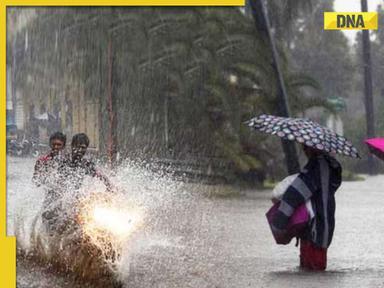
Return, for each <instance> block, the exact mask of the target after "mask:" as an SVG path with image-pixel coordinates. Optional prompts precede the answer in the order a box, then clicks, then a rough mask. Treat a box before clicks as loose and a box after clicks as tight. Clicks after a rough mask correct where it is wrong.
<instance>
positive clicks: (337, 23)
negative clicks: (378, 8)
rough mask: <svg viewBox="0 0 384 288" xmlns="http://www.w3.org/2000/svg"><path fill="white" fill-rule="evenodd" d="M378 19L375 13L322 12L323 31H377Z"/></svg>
mask: <svg viewBox="0 0 384 288" xmlns="http://www.w3.org/2000/svg"><path fill="white" fill-rule="evenodd" d="M378 18H379V17H378V13H377V12H324V30H377V29H378ZM361 24H363V25H361Z"/></svg>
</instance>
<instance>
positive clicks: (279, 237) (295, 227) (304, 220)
mask: <svg viewBox="0 0 384 288" xmlns="http://www.w3.org/2000/svg"><path fill="white" fill-rule="evenodd" d="M279 205H280V202H277V203H275V204H274V205H273V206H272V207H271V209H269V211H268V212H267V213H266V214H265V216H266V217H267V220H268V224H269V227H270V228H271V231H272V235H273V237H274V238H275V241H276V243H277V244H284V245H285V244H288V243H289V242H291V240H292V238H294V237H298V236H300V234H301V233H302V232H303V230H304V229H305V227H306V226H307V225H308V222H309V220H310V215H309V212H308V209H307V207H306V205H305V204H302V205H300V206H299V207H297V208H296V210H295V211H294V212H293V214H292V216H291V218H290V219H289V222H288V225H287V229H286V232H285V233H283V234H280V233H276V231H274V230H273V229H272V226H271V224H272V220H273V218H274V217H275V214H276V212H277V210H278V208H279Z"/></svg>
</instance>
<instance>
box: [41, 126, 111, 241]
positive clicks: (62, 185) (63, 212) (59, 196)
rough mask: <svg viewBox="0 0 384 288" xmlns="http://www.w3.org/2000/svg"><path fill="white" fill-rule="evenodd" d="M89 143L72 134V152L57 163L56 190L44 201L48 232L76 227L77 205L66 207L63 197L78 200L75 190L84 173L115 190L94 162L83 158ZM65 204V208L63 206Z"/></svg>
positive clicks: (79, 184)
mask: <svg viewBox="0 0 384 288" xmlns="http://www.w3.org/2000/svg"><path fill="white" fill-rule="evenodd" d="M88 146H89V138H88V136H87V135H86V134H85V133H79V134H76V135H74V136H73V137H72V142H71V153H70V154H69V155H66V156H65V157H64V159H62V161H60V162H59V163H60V165H59V167H58V169H57V174H58V180H57V183H56V185H57V189H55V191H51V193H49V194H47V197H46V199H45V201H44V210H45V212H44V213H43V222H44V224H45V226H46V229H47V230H48V233H50V234H52V233H53V232H58V233H63V232H64V231H72V230H73V229H75V230H76V225H73V224H74V222H73V221H75V217H76V211H75V210H76V205H75V206H73V205H72V204H70V205H69V206H68V205H67V204H68V203H65V200H64V201H63V198H64V197H65V196H70V199H71V203H73V201H74V200H75V201H77V197H78V196H80V195H78V193H77V192H78V190H79V189H80V187H81V186H82V183H83V181H84V178H85V176H91V177H96V178H98V179H100V180H101V181H103V183H104V184H105V186H106V188H107V190H108V191H112V190H114V189H113V186H112V184H111V182H110V181H109V179H108V178H107V177H106V176H105V175H104V174H103V173H101V171H99V170H98V169H97V168H96V165H95V164H94V162H92V161H91V160H89V159H86V158H84V155H85V153H86V151H87V149H88ZM68 192H69V193H68ZM65 205H67V207H64V206H65Z"/></svg>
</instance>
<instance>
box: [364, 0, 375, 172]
mask: <svg viewBox="0 0 384 288" xmlns="http://www.w3.org/2000/svg"><path fill="white" fill-rule="evenodd" d="M361 11H362V12H367V11H368V4H367V0H361ZM362 40H363V65H364V100H365V101H364V104H365V115H366V123H367V138H374V137H375V114H374V109H373V92H372V61H371V43H370V40H369V30H363V33H362ZM368 173H369V174H370V175H374V174H377V167H376V162H375V160H374V159H373V156H372V154H368Z"/></svg>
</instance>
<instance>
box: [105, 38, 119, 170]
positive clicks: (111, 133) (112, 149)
mask: <svg viewBox="0 0 384 288" xmlns="http://www.w3.org/2000/svg"><path fill="white" fill-rule="evenodd" d="M112 74H113V57H112V35H109V36H108V95H107V107H108V120H109V129H108V142H107V145H108V146H107V153H108V161H109V164H110V165H111V167H112V166H113V164H114V162H115V160H116V152H117V151H116V114H115V111H114V103H113V102H114V101H113V88H112V81H113V77H112Z"/></svg>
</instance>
